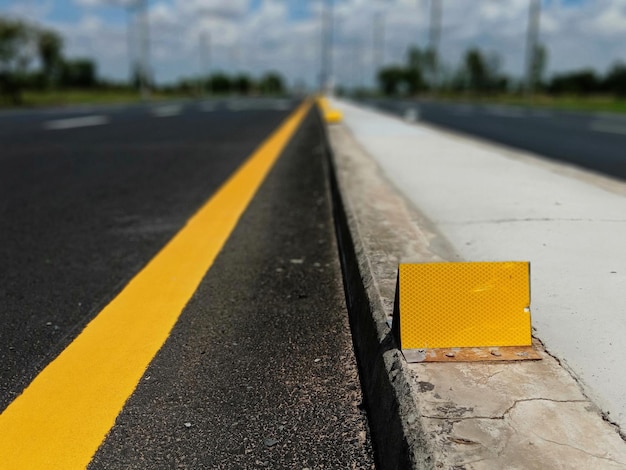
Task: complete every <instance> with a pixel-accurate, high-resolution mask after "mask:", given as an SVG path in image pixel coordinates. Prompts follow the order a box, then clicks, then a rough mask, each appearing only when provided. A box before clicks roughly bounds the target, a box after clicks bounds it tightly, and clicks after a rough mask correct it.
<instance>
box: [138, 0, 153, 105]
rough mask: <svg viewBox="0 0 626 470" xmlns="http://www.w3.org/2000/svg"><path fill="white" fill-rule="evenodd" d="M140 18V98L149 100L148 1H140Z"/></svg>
mask: <svg viewBox="0 0 626 470" xmlns="http://www.w3.org/2000/svg"><path fill="white" fill-rule="evenodd" d="M139 7H140V16H141V97H142V98H143V99H145V100H147V99H149V98H150V82H151V81H152V80H151V78H152V77H151V75H152V73H151V71H150V19H149V18H148V0H140V2H139Z"/></svg>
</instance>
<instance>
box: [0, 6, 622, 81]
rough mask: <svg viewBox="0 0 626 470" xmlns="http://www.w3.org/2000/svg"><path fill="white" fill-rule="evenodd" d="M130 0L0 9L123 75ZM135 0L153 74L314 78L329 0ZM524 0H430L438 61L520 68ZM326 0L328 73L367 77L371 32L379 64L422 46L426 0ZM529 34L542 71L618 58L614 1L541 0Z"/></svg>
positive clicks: (130, 48)
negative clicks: (330, 28)
mask: <svg viewBox="0 0 626 470" xmlns="http://www.w3.org/2000/svg"><path fill="white" fill-rule="evenodd" d="M133 1H137V0H0V15H3V16H11V17H19V18H22V19H27V20H29V21H32V22H34V23H37V24H40V25H42V26H46V27H49V28H53V29H55V30H57V31H58V32H59V33H61V34H62V36H63V37H64V39H65V54H66V56H68V57H92V58H94V59H95V60H96V63H97V65H98V71H99V74H100V76H103V77H106V78H110V79H119V80H125V79H127V78H128V77H129V75H130V72H129V70H130V65H129V64H130V63H131V60H132V58H133V57H137V38H136V36H135V35H133V34H132V31H133V30H136V29H137V28H132V29H131V30H130V31H131V33H130V34H129V28H128V25H129V14H128V9H127V8H126V6H128V4H130V3H132V2H133ZM147 1H148V7H149V19H150V64H151V69H152V71H153V74H154V77H155V79H156V81H157V82H159V83H167V82H173V81H176V80H178V79H179V78H181V77H194V76H198V75H199V74H200V73H202V72H203V71H206V70H211V71H216V70H221V71H225V72H228V73H248V74H251V75H253V76H259V75H261V74H262V73H264V72H266V71H269V70H274V71H278V72H280V73H281V74H282V75H283V76H284V77H285V78H286V79H287V81H288V83H289V84H290V85H295V84H303V83H304V84H307V85H309V86H314V85H315V84H316V83H317V81H318V78H319V74H320V64H321V50H322V47H321V44H322V39H321V24H322V21H321V18H322V13H321V12H322V9H323V8H329V7H328V5H329V4H330V1H331V0H147ZM530 1H531V0H442V8H443V16H442V34H441V43H440V50H439V51H440V57H441V60H442V63H443V64H444V65H445V67H446V68H447V69H448V70H454V69H455V68H456V67H457V66H458V64H459V62H460V60H461V57H462V55H463V53H464V52H465V51H466V50H467V49H468V48H470V47H480V48H481V49H482V50H484V51H485V52H488V53H494V54H498V55H499V56H500V57H501V60H502V62H501V67H502V70H503V71H504V72H506V73H507V74H509V75H511V76H513V77H521V76H522V73H523V70H524V54H525V45H526V30H527V24H528V11H529V2H530ZM333 3H334V9H333V12H334V45H333V72H334V73H333V75H334V79H335V82H336V83H339V84H343V85H346V86H348V87H351V86H361V85H370V84H371V83H372V82H373V79H374V66H373V65H374V62H375V61H377V60H380V57H381V56H380V53H378V54H376V53H375V52H374V44H375V43H376V40H375V36H376V33H375V31H376V30H378V31H383V33H382V34H381V35H380V36H378V37H379V38H380V37H382V38H383V43H384V53H383V55H382V60H383V63H384V64H385V65H391V64H399V63H402V62H403V61H404V59H405V57H406V51H407V48H408V47H409V46H411V45H417V46H419V47H426V46H427V45H428V29H429V18H430V13H429V12H430V0H334V1H333ZM132 18H133V17H132V15H131V16H130V19H131V24H132ZM376 18H378V20H377V19H376ZM381 25H382V26H381ZM379 34H380V33H379ZM540 40H541V42H542V43H543V44H544V45H545V46H546V47H547V50H548V64H547V69H548V70H547V71H548V74H553V73H558V72H563V71H570V70H577V69H581V68H585V67H592V68H594V69H596V70H598V71H599V72H601V73H603V72H605V71H606V70H607V69H608V67H610V66H611V65H612V64H613V63H615V62H617V61H623V62H626V47H624V44H626V0H542V15H541V33H540Z"/></svg>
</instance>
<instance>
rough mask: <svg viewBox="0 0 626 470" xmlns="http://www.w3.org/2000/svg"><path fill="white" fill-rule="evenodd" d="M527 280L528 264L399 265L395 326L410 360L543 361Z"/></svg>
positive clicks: (528, 274) (395, 330)
mask: <svg viewBox="0 0 626 470" xmlns="http://www.w3.org/2000/svg"><path fill="white" fill-rule="evenodd" d="M529 278H530V264H529V263H527V262H470V263H421V264H401V265H400V266H399V269H398V287H397V290H396V305H395V312H394V319H393V323H394V324H393V327H394V333H395V334H396V337H397V339H399V341H400V344H401V348H402V350H403V352H404V353H405V356H406V357H407V360H410V361H412V362H422V361H450V360H456V361H458V360H523V359H539V356H538V355H537V354H536V353H535V352H534V351H533V350H532V347H531V346H532V336H531V322H530V279H529ZM511 348H512V349H511Z"/></svg>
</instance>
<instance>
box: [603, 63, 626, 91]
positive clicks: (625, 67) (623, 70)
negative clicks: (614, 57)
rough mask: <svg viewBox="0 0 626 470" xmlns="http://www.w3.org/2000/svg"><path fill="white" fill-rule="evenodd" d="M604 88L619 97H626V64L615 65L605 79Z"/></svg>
mask: <svg viewBox="0 0 626 470" xmlns="http://www.w3.org/2000/svg"><path fill="white" fill-rule="evenodd" d="M603 88H604V89H605V90H606V91H608V92H610V93H613V94H615V95H617V96H622V97H623V96H626V64H624V63H622V62H618V63H616V64H614V65H613V66H612V67H611V69H610V70H609V72H608V73H607V75H606V77H605V78H604V83H603Z"/></svg>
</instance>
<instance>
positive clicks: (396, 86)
mask: <svg viewBox="0 0 626 470" xmlns="http://www.w3.org/2000/svg"><path fill="white" fill-rule="evenodd" d="M405 80H406V69H405V68H404V67H398V66H392V67H386V68H384V69H381V70H379V72H378V86H379V88H380V91H381V92H382V93H383V94H384V95H386V96H394V95H397V94H398V92H399V91H400V88H401V87H402V85H404V84H405Z"/></svg>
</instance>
